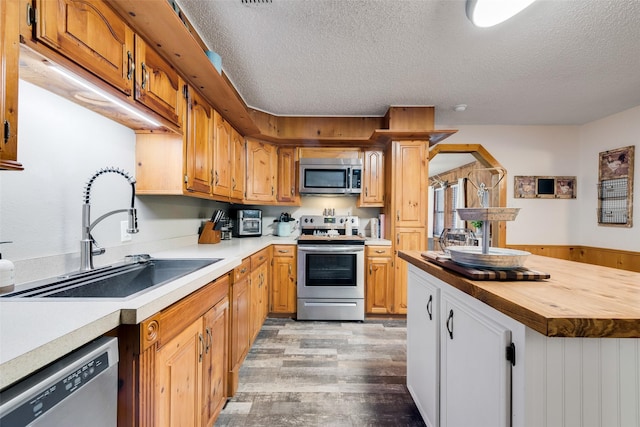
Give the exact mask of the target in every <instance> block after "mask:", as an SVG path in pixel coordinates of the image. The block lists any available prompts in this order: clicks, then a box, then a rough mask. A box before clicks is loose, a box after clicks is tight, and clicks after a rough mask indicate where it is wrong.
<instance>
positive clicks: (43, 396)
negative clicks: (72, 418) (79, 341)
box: [0, 348, 117, 426]
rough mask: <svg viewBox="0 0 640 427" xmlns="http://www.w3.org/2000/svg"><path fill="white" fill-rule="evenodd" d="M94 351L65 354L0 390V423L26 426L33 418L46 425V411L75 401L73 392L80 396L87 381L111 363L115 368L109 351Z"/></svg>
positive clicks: (88, 382)
mask: <svg viewBox="0 0 640 427" xmlns="http://www.w3.org/2000/svg"><path fill="white" fill-rule="evenodd" d="M96 350H99V351H98V353H92V354H87V355H84V357H82V358H80V359H78V358H73V357H72V356H66V357H64V358H62V359H60V360H59V361H57V362H54V363H53V364H52V365H50V366H48V367H46V368H44V369H43V370H42V371H39V372H37V373H35V374H33V375H32V376H30V377H28V378H27V379H26V380H24V381H23V382H21V383H18V384H17V385H15V386H13V387H10V388H9V389H7V390H5V391H3V392H2V393H0V402H1V404H2V406H0V425H7V426H26V425H31V423H34V422H35V421H36V420H38V422H42V424H45V425H48V423H45V422H44V420H45V419H46V418H47V416H48V415H47V414H48V412H49V411H51V410H52V409H54V408H56V407H58V406H59V405H60V407H62V406H63V405H62V404H63V403H65V404H66V402H69V401H72V400H75V399H76V397H75V396H76V395H77V396H78V398H80V395H81V394H83V391H84V390H83V388H84V387H85V386H86V385H88V384H90V383H91V381H93V380H95V379H96V378H97V377H99V376H100V375H101V374H103V372H105V371H107V370H108V369H110V368H112V367H113V366H115V367H116V369H117V359H116V361H115V365H114V364H113V355H112V354H111V350H109V349H105V348H101V349H96ZM70 359H73V360H70ZM70 362H75V363H70ZM79 409H82V408H79ZM85 409H86V408H85ZM59 411H60V410H59ZM65 412H68V410H65ZM68 415H69V414H67V416H68Z"/></svg>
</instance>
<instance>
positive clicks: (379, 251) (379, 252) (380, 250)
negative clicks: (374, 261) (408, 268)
mask: <svg viewBox="0 0 640 427" xmlns="http://www.w3.org/2000/svg"><path fill="white" fill-rule="evenodd" d="M384 252H385V251H384V250H383V249H377V250H376V253H377V254H383V253H384Z"/></svg>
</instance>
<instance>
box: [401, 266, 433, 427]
mask: <svg viewBox="0 0 640 427" xmlns="http://www.w3.org/2000/svg"><path fill="white" fill-rule="evenodd" d="M407 286H408V290H407V291H408V297H409V298H408V305H409V307H408V310H407V388H408V389H409V393H411V396H412V397H413V401H414V402H415V403H416V406H417V407H418V410H419V411H420V414H421V415H422V418H423V419H424V421H425V423H426V424H427V425H428V426H429V427H438V426H439V423H440V289H439V288H438V287H437V286H434V285H432V284H431V283H429V282H428V281H427V280H425V278H424V276H423V275H422V274H421V273H417V272H416V269H415V267H413V266H410V267H409V277H408V284H407Z"/></svg>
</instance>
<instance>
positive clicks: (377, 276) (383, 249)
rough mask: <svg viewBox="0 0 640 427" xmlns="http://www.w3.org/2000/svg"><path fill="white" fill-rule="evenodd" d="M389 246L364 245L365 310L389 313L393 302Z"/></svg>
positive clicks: (390, 251) (390, 249) (391, 265)
mask: <svg viewBox="0 0 640 427" xmlns="http://www.w3.org/2000/svg"><path fill="white" fill-rule="evenodd" d="M392 252H393V251H392V248H391V246H366V247H365V259H366V265H365V272H364V273H365V312H366V313H367V314H389V313H391V309H392V304H393V258H392Z"/></svg>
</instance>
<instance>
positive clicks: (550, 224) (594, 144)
mask: <svg viewBox="0 0 640 427" xmlns="http://www.w3.org/2000/svg"><path fill="white" fill-rule="evenodd" d="M438 127H439V128H447V126H440V125H438ZM458 129H459V130H458V132H457V133H456V134H454V135H453V136H451V137H449V138H447V140H446V143H452V144H481V145H482V146H484V147H485V148H486V149H487V150H488V151H489V152H490V153H491V154H492V155H493V156H494V157H495V159H496V160H497V161H498V162H500V164H501V165H502V166H503V167H504V168H505V169H507V172H508V177H507V179H508V181H507V206H509V207H519V208H521V210H520V213H519V215H518V217H517V218H516V220H515V221H512V222H508V223H507V243H510V244H540V245H544V244H547V245H566V244H573V245H586V246H596V247H604V248H612V249H623V250H631V251H639V250H640V230H639V227H640V223H639V222H638V221H640V220H639V219H638V218H640V213H639V212H638V207H637V206H636V209H635V211H634V219H633V223H634V224H635V226H634V227H632V228H619V227H605V226H599V225H598V223H597V217H596V208H597V201H598V199H597V191H596V183H597V180H598V153H600V152H602V151H606V150H610V149H613V148H620V147H624V146H629V145H635V146H636V151H638V148H637V147H638V143H637V141H638V139H639V138H640V107H636V108H632V109H630V110H626V111H623V112H621V113H618V114H615V115H612V116H610V117H606V118H603V119H601V120H597V121H594V122H591V123H588V124H586V125H583V126H460V127H459V128H458ZM444 155H445V154H442V156H444ZM439 156H441V155H439ZM638 156H640V154H637V155H636V157H638ZM435 159H436V160H437V157H436V158H435ZM638 162H639V161H638V160H636V162H635V165H636V167H635V178H634V181H635V183H636V185H635V186H634V199H635V200H636V201H637V200H639V197H640V184H639V182H640V181H639V179H640V178H639V177H638V176H639V172H638V170H639V169H640V165H639V163H638ZM516 175H537V176H554V175H555V176H576V177H577V197H576V199H516V198H514V197H513V177H514V176H516ZM636 205H637V202H636Z"/></svg>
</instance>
